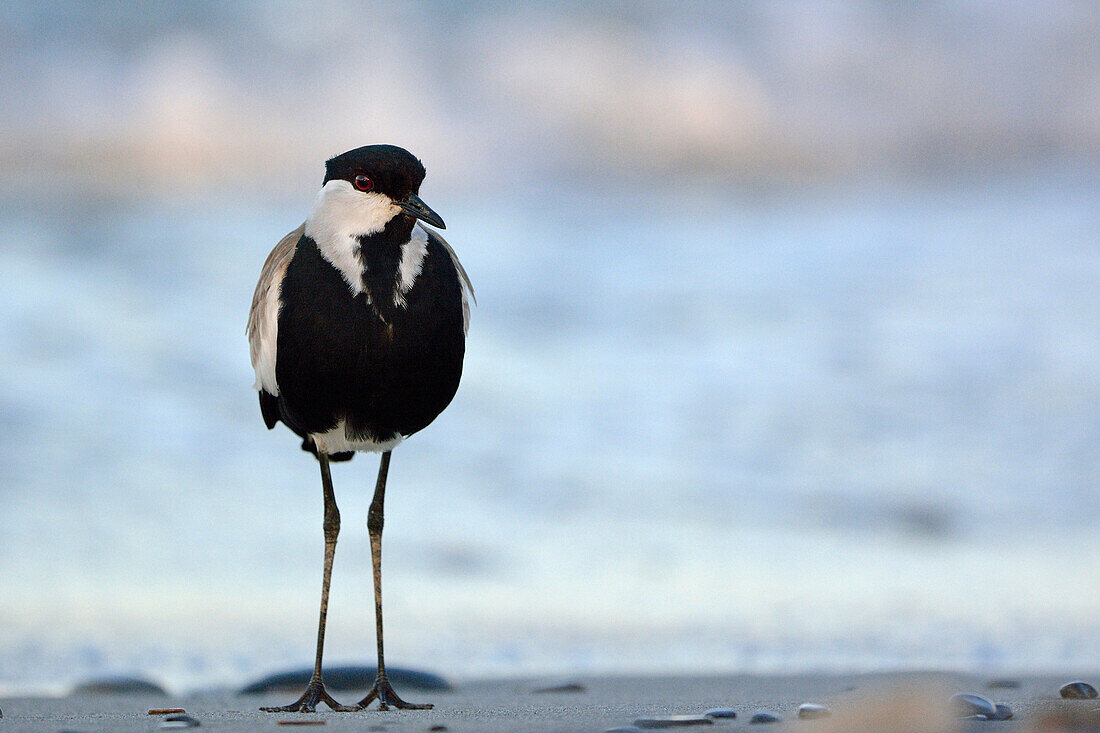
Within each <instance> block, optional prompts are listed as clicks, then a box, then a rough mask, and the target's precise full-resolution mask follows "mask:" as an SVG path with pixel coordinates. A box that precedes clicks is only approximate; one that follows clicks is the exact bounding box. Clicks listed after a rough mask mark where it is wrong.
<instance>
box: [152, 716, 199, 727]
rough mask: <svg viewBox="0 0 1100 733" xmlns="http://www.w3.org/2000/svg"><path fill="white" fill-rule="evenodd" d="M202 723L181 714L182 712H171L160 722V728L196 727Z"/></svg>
mask: <svg viewBox="0 0 1100 733" xmlns="http://www.w3.org/2000/svg"><path fill="white" fill-rule="evenodd" d="M200 725H202V723H200V722H199V721H197V720H195V719H194V718H192V717H191V716H190V715H183V714H182V713H173V714H172V715H169V716H167V717H166V718H165V719H164V720H163V721H162V722H161V724H160V727H161V728H198V727H199V726H200Z"/></svg>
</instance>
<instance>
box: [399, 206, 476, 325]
mask: <svg viewBox="0 0 1100 733" xmlns="http://www.w3.org/2000/svg"><path fill="white" fill-rule="evenodd" d="M416 230H420V231H422V232H424V235H425V237H426V236H427V235H428V231H427V230H426V229H424V228H423V227H422V226H420V224H419V223H418V224H417V225H416V228H415V229H414V230H413V233H414V235H415V233H416ZM431 236H433V237H435V238H436V239H437V240H439V243H440V244H442V245H443V249H445V250H447V254H448V255H450V257H451V262H453V263H454V266H455V270H456V271H457V272H458V284H459V285H460V286H461V288H462V332H463V333H464V334H467V335H468V334H469V333H470V301H471V300H472V301H474V305H477V295H475V294H474V286H473V285H472V284H471V283H470V276H469V275H467V274H466V268H465V267H463V266H462V263H461V262H459V261H458V255H457V254H455V251H454V248H453V247H451V245H450V244H449V243H448V242H447V240H446V239H444V238H443V236H442V235H441V234H440V233H439V232H437V231H434V230H433V231H432V232H431Z"/></svg>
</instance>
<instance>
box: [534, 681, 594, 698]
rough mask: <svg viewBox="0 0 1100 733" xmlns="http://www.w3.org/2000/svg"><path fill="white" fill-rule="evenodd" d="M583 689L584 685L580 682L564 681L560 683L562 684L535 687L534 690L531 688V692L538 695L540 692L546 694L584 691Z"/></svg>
mask: <svg viewBox="0 0 1100 733" xmlns="http://www.w3.org/2000/svg"><path fill="white" fill-rule="evenodd" d="M584 691H585V687H584V685H582V684H580V683H579V682H566V683H565V684H562V685H550V686H549V687H539V688H536V689H534V690H531V692H534V693H536V694H540V695H541V694H546V693H569V692H584Z"/></svg>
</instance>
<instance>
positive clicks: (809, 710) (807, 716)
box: [798, 702, 832, 720]
mask: <svg viewBox="0 0 1100 733" xmlns="http://www.w3.org/2000/svg"><path fill="white" fill-rule="evenodd" d="M830 715H832V711H830V710H829V708H827V707H825V706H824V705H817V704H815V703H812V702H807V703H803V704H801V705H799V706H798V717H799V718H801V719H802V720H817V719H818V718H827V717H829V716H830Z"/></svg>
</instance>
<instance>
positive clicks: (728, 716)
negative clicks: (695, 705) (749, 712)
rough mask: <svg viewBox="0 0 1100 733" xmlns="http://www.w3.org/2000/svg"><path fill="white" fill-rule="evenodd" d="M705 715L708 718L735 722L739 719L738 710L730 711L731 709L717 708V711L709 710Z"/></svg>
mask: <svg viewBox="0 0 1100 733" xmlns="http://www.w3.org/2000/svg"><path fill="white" fill-rule="evenodd" d="M703 715H705V716H707V717H708V718H719V719H724V720H733V719H734V718H736V717H737V711H736V710H730V709H729V708H716V709H715V710H708V711H706V712H705V713H703Z"/></svg>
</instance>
